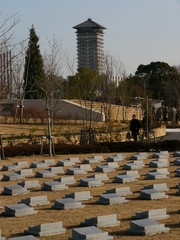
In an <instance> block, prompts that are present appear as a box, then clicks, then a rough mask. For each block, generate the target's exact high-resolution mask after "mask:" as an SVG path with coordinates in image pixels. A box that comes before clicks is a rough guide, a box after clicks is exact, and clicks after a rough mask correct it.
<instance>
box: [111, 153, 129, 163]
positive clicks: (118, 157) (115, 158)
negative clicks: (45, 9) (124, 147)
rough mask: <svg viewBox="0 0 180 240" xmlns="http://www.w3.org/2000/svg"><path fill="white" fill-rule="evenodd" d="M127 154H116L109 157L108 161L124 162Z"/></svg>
mask: <svg viewBox="0 0 180 240" xmlns="http://www.w3.org/2000/svg"><path fill="white" fill-rule="evenodd" d="M125 157H126V156H125V154H123V153H122V154H116V155H113V156H110V157H108V159H107V161H108V162H122V161H124V159H125Z"/></svg>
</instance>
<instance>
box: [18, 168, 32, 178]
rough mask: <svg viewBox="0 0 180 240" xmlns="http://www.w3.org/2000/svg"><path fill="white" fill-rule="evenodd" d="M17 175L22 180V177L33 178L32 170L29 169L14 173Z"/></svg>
mask: <svg viewBox="0 0 180 240" xmlns="http://www.w3.org/2000/svg"><path fill="white" fill-rule="evenodd" d="M16 173H17V174H19V175H21V176H22V177H23V178H24V177H34V173H33V170H32V169H31V168H30V169H22V170H19V171H17V172H16Z"/></svg>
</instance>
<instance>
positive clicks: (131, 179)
mask: <svg viewBox="0 0 180 240" xmlns="http://www.w3.org/2000/svg"><path fill="white" fill-rule="evenodd" d="M135 181H137V179H136V178H135V177H131V176H128V175H122V174H120V175H117V176H115V177H114V180H113V182H114V183H129V182H135Z"/></svg>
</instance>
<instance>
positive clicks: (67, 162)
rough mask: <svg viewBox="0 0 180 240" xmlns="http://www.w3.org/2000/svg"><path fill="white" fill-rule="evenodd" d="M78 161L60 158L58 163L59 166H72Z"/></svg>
mask: <svg viewBox="0 0 180 240" xmlns="http://www.w3.org/2000/svg"><path fill="white" fill-rule="evenodd" d="M75 164H76V163H75V162H74V161H72V160H68V159H66V160H59V161H58V163H57V166H63V167H72V166H74V165H75Z"/></svg>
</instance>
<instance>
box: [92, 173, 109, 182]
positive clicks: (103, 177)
mask: <svg viewBox="0 0 180 240" xmlns="http://www.w3.org/2000/svg"><path fill="white" fill-rule="evenodd" d="M89 177H90V178H94V179H96V180H101V181H106V180H109V178H108V176H107V174H106V173H100V174H94V175H92V176H89Z"/></svg>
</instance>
